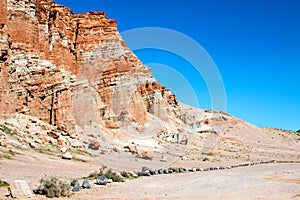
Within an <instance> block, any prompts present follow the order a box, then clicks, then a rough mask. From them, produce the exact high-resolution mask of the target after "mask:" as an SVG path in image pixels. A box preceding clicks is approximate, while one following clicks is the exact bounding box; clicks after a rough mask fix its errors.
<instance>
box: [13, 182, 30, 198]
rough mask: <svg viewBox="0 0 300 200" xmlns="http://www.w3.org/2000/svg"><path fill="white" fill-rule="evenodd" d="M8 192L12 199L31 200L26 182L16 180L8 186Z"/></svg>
mask: <svg viewBox="0 0 300 200" xmlns="http://www.w3.org/2000/svg"><path fill="white" fill-rule="evenodd" d="M10 192H11V195H12V197H13V198H17V199H25V198H32V192H31V189H30V188H29V185H28V184H27V183H26V181H23V180H16V181H13V182H12V184H10Z"/></svg>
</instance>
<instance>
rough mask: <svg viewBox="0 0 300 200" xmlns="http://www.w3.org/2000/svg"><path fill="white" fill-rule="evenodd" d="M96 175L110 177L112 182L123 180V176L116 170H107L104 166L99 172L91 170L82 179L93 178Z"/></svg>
mask: <svg viewBox="0 0 300 200" xmlns="http://www.w3.org/2000/svg"><path fill="white" fill-rule="evenodd" d="M98 176H106V177H107V178H108V179H111V180H112V181H113V182H124V178H123V177H122V176H120V175H118V174H117V173H116V172H113V171H112V170H111V169H108V170H107V167H106V166H104V165H103V166H102V167H101V168H100V170H99V172H93V173H91V174H90V175H89V176H88V177H85V178H84V179H94V178H97V177H98Z"/></svg>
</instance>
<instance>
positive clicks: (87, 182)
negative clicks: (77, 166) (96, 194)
mask: <svg viewBox="0 0 300 200" xmlns="http://www.w3.org/2000/svg"><path fill="white" fill-rule="evenodd" d="M81 187H82V188H83V189H90V188H91V184H90V182H89V181H88V180H84V181H83V183H82V186H81Z"/></svg>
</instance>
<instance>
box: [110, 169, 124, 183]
mask: <svg viewBox="0 0 300 200" xmlns="http://www.w3.org/2000/svg"><path fill="white" fill-rule="evenodd" d="M105 176H106V177H107V178H108V179H111V180H112V181H113V182H124V179H123V177H121V176H120V175H118V174H117V173H116V172H113V171H112V170H111V169H109V170H108V171H107V172H106V173H105Z"/></svg>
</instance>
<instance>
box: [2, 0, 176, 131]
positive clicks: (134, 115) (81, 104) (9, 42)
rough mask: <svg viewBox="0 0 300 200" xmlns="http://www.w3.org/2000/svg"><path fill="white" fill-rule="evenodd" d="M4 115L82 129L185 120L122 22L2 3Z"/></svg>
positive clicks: (23, 0) (47, 4) (41, 4)
mask: <svg viewBox="0 0 300 200" xmlns="http://www.w3.org/2000/svg"><path fill="white" fill-rule="evenodd" d="M0 11H1V12H0V52H1V54H0V67H1V68H0V81H1V86H0V95H1V99H0V117H1V118H8V117H12V116H13V115H14V114H15V113H23V114H26V115H32V116H35V117H38V118H40V119H41V120H43V121H45V122H47V123H50V124H53V125H63V126H64V127H66V129H68V130H75V127H76V125H79V126H81V127H84V126H85V125H90V124H93V123H96V124H100V125H103V126H106V127H107V128H118V127H119V126H120V124H121V123H119V121H122V120H124V118H126V119H127V120H129V121H131V122H134V123H138V124H141V125H142V124H145V123H147V121H148V114H153V115H155V116H157V117H159V118H160V119H162V120H165V121H167V120H168V118H169V117H170V116H175V117H180V113H179V110H180V109H179V107H180V106H179V103H178V101H177V100H176V97H175V95H173V94H171V92H170V90H168V89H166V88H165V87H163V86H161V85H160V84H159V83H158V82H157V81H156V80H155V79H154V78H153V76H152V74H151V70H150V69H149V68H147V67H146V66H144V65H143V64H142V63H141V61H140V60H139V59H138V58H137V57H136V56H135V55H134V54H133V53H132V52H131V50H130V49H129V48H128V47H127V46H126V44H125V42H124V41H123V40H122V38H121V37H120V35H119V32H118V30H117V24H116V21H115V20H112V19H108V18H107V16H106V14H105V13H104V12H101V11H97V12H88V13H84V14H73V13H72V11H71V10H70V9H69V8H66V7H64V6H61V5H59V4H56V3H55V2H53V1H51V0H42V1H36V0H7V1H6V0H5V1H3V0H1V4H0Z"/></svg>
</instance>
